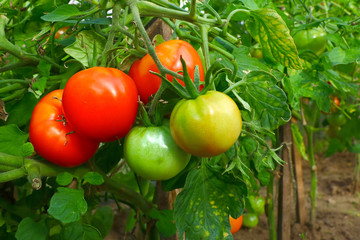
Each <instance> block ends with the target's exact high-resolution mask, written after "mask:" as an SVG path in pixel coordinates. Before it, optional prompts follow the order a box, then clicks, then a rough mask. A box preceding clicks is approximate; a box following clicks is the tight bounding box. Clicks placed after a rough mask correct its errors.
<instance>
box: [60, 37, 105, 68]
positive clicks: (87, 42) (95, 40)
mask: <svg viewBox="0 0 360 240" xmlns="http://www.w3.org/2000/svg"><path fill="white" fill-rule="evenodd" d="M105 43H106V39H105V38H104V37H102V36H101V35H99V34H97V33H95V32H94V31H81V32H80V33H79V34H77V35H76V40H75V42H74V43H73V44H71V45H69V46H67V47H66V48H64V51H65V52H66V53H67V54H69V55H70V56H72V57H73V58H74V59H76V60H77V61H79V62H81V63H82V64H83V65H84V66H85V67H89V66H90V63H92V64H96V60H97V59H93V56H100V55H101V54H102V52H103V50H104V46H105Z"/></svg>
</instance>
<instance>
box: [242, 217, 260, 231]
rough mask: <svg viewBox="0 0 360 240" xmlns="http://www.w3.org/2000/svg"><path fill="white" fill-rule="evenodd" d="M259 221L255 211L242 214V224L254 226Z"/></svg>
mask: <svg viewBox="0 0 360 240" xmlns="http://www.w3.org/2000/svg"><path fill="white" fill-rule="evenodd" d="M258 223H259V218H258V216H257V215H256V214H255V213H244V214H243V226H245V227H248V228H253V227H256V226H257V225H258Z"/></svg>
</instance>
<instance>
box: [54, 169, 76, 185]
mask: <svg viewBox="0 0 360 240" xmlns="http://www.w3.org/2000/svg"><path fill="white" fill-rule="evenodd" d="M73 179H74V176H73V175H72V174H71V173H68V172H61V173H60V174H59V175H57V177H56V182H57V184H59V185H60V186H67V185H69V184H70V183H71V182H72V180H73Z"/></svg>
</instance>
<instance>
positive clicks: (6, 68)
mask: <svg viewBox="0 0 360 240" xmlns="http://www.w3.org/2000/svg"><path fill="white" fill-rule="evenodd" d="M28 65H36V63H35V62H18V63H14V64H10V65H6V66H4V67H2V68H0V73H2V72H7V71H10V70H14V69H18V68H21V67H25V66H28Z"/></svg>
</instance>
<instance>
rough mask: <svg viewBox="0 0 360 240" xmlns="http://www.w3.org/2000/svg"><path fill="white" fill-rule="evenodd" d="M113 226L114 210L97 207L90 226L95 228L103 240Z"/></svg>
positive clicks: (107, 207) (106, 207)
mask: <svg viewBox="0 0 360 240" xmlns="http://www.w3.org/2000/svg"><path fill="white" fill-rule="evenodd" d="M113 224H114V210H113V209H112V208H111V207H109V206H105V207H99V208H98V209H97V210H96V212H95V213H94V215H93V217H92V219H91V225H93V226H94V227H96V228H97V229H98V230H99V231H100V233H101V236H102V237H103V238H105V237H106V236H107V235H108V234H109V233H110V231H111V229H112V226H113Z"/></svg>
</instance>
